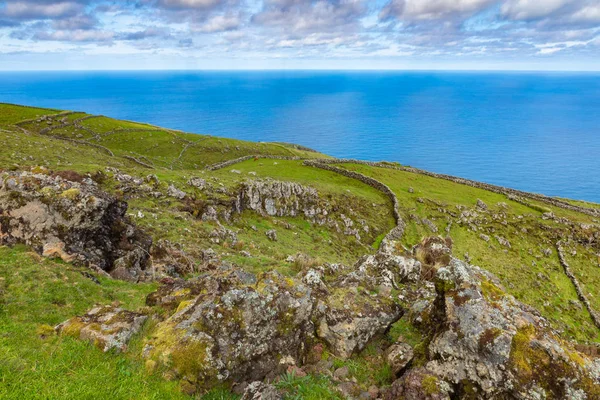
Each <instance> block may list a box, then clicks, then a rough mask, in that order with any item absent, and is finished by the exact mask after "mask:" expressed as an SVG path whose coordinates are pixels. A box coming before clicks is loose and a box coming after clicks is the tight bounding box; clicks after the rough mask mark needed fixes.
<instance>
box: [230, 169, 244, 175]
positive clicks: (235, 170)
mask: <svg viewBox="0 0 600 400" xmlns="http://www.w3.org/2000/svg"><path fill="white" fill-rule="evenodd" d="M231 173H232V174H238V175H239V174H241V173H242V171H239V170H237V169H232V170H231Z"/></svg>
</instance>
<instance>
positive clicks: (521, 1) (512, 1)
mask: <svg viewBox="0 0 600 400" xmlns="http://www.w3.org/2000/svg"><path fill="white" fill-rule="evenodd" d="M572 2H573V0H543V1H540V0H509V1H507V2H506V3H504V4H503V5H502V8H501V12H502V15H504V16H506V17H508V18H510V19H514V20H530V19H536V18H542V17H547V16H548V15H550V14H552V13H553V12H555V11H556V10H558V9H560V8H562V7H564V6H565V5H567V4H569V3H572Z"/></svg>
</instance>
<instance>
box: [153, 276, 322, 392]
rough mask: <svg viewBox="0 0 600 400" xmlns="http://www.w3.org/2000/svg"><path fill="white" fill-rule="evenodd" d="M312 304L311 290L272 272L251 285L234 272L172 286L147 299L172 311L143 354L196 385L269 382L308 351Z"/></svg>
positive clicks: (311, 327)
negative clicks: (255, 381) (263, 380)
mask: <svg viewBox="0 0 600 400" xmlns="http://www.w3.org/2000/svg"><path fill="white" fill-rule="evenodd" d="M315 301H316V300H315V299H314V298H313V297H312V291H311V289H310V288H308V287H307V286H304V285H303V284H301V283H296V282H292V281H291V280H289V279H285V278H284V277H282V276H280V275H278V274H277V273H275V272H271V273H266V274H263V275H261V276H260V277H259V279H258V282H257V283H256V284H254V285H252V286H247V285H246V284H244V283H243V282H242V281H241V280H240V279H239V278H238V276H237V275H236V274H235V272H234V270H222V271H220V270H217V271H215V272H213V273H211V274H208V275H205V276H201V277H199V278H198V279H193V280H190V281H174V282H172V283H169V284H167V285H165V286H163V287H161V288H160V289H159V292H157V293H155V294H151V295H149V297H148V299H147V304H148V305H153V304H154V305H157V304H158V305H162V306H163V307H165V308H166V309H167V310H173V309H177V312H175V313H174V314H172V315H171V316H170V317H169V318H167V319H166V320H165V321H163V322H161V323H159V324H158V326H157V327H156V331H155V333H154V334H153V335H152V337H151V338H150V339H149V340H147V342H146V349H147V350H146V351H145V354H146V356H147V357H148V358H149V359H153V360H155V361H157V362H158V363H159V364H162V365H163V367H164V368H168V369H169V370H171V371H172V372H173V373H174V375H175V376H178V377H181V378H184V379H186V380H189V381H191V382H197V383H198V384H199V385H202V383H203V382H206V383H208V382H212V383H216V382H219V381H225V380H227V381H231V382H243V381H250V380H262V379H264V378H265V377H266V376H267V375H272V376H276V375H278V374H281V373H283V372H285V370H286V368H287V366H288V365H295V364H298V363H299V362H300V360H301V359H302V357H303V355H304V354H305V353H306V351H307V350H308V348H310V347H309V344H310V342H311V338H312V337H313V332H314V329H315V328H314V324H313V322H312V319H313V315H314V313H315V309H316V307H315ZM217 349H218V350H217Z"/></svg>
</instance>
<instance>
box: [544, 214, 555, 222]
mask: <svg viewBox="0 0 600 400" xmlns="http://www.w3.org/2000/svg"><path fill="white" fill-rule="evenodd" d="M554 218H555V217H554V213H552V212H545V213H543V214H542V219H543V220H549V219H554Z"/></svg>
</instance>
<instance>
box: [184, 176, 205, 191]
mask: <svg viewBox="0 0 600 400" xmlns="http://www.w3.org/2000/svg"><path fill="white" fill-rule="evenodd" d="M187 183H188V185H190V186H193V187H195V188H198V189H200V190H202V189H204V188H205V187H206V180H204V179H202V178H198V177H192V178H190V179H189V180H188V182H187Z"/></svg>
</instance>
